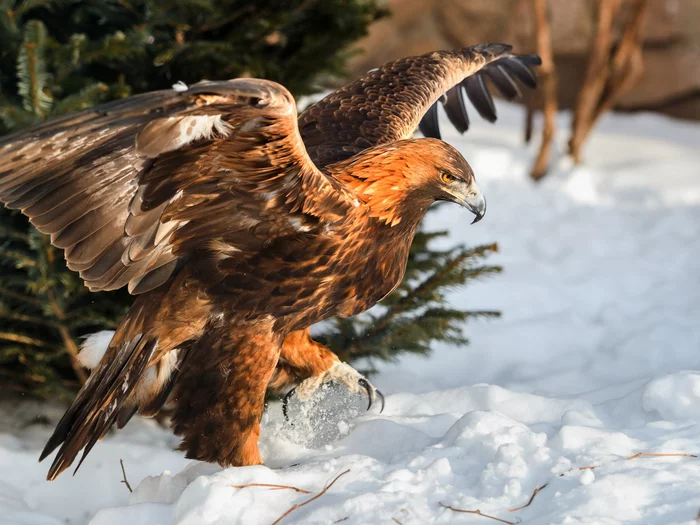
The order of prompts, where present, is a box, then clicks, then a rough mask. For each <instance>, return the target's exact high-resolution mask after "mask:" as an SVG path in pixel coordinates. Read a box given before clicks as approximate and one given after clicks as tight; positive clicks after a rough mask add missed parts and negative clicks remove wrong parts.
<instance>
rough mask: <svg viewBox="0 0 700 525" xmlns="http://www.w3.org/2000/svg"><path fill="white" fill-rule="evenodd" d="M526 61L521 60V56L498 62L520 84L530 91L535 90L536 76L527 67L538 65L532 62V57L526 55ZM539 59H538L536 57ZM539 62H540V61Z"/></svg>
mask: <svg viewBox="0 0 700 525" xmlns="http://www.w3.org/2000/svg"><path fill="white" fill-rule="evenodd" d="M527 57H528V58H527V59H526V60H523V57H521V56H514V57H505V58H502V59H501V60H499V61H498V63H499V64H502V65H503V67H504V68H506V70H507V71H508V72H510V73H512V74H513V75H515V77H517V79H518V80H520V82H522V83H523V84H524V85H525V86H527V87H529V88H530V89H535V88H536V87H537V76H536V75H535V72H534V71H532V70H531V69H530V68H529V67H528V65H538V64H536V63H535V62H533V61H532V60H533V57H532V55H527ZM537 58H538V59H539V57H537ZM540 62H541V61H540Z"/></svg>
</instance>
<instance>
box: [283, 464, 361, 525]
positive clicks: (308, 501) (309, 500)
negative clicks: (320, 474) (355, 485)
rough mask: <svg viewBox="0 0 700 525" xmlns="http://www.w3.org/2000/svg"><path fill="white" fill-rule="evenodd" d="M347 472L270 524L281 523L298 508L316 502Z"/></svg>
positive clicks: (345, 472)
mask: <svg viewBox="0 0 700 525" xmlns="http://www.w3.org/2000/svg"><path fill="white" fill-rule="evenodd" d="M348 472H350V469H347V470H346V471H344V472H341V473H340V474H338V475H337V476H336V477H335V479H333V481H331V482H330V483H329V484H328V485H326V486H325V487H324V488H323V490H322V491H321V492H319V493H318V494H316V495H315V496H314V497H313V498H309V499H307V500H306V501H304V502H303V503H297V504H295V505H293V506H292V507H291V508H290V509H289V510H288V511H287V512H285V513H284V514H282V515H281V516H280V517H279V518H277V519H276V520H275V521H274V522H273V523H272V525H277V524H278V523H279V522H281V521H282V520H283V519H284V518H286V517H287V516H289V514H291V513H292V512H294V511H295V510H297V509H298V508H301V507H303V506H304V505H308V504H309V503H311V502H312V501H315V500H317V499H318V498H320V497H321V496H323V495H324V494H325V493H326V492H327V491H328V489H330V488H331V487H332V486H333V484H334V483H335V482H336V481H338V480H339V479H340V478H341V477H342V476H344V475H345V474H347V473H348Z"/></svg>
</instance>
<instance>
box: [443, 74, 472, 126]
mask: <svg viewBox="0 0 700 525" xmlns="http://www.w3.org/2000/svg"><path fill="white" fill-rule="evenodd" d="M445 113H447V118H448V119H450V122H452V125H453V126H454V127H455V128H456V129H457V131H459V132H460V133H464V132H465V131H467V130H468V129H469V114H468V113H467V102H466V100H464V90H463V88H462V86H460V85H457V86H455V87H453V88H452V89H450V90H449V91H448V92H447V102H445Z"/></svg>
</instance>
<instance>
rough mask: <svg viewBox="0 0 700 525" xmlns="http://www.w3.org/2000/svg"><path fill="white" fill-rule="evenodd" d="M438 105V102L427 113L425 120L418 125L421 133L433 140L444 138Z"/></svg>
mask: <svg viewBox="0 0 700 525" xmlns="http://www.w3.org/2000/svg"><path fill="white" fill-rule="evenodd" d="M437 105H438V103H437V102H436V103H435V104H433V105H432V106H430V108H429V109H428V111H427V112H426V113H425V115H424V116H423V118H422V119H421V121H420V123H419V124H418V128H419V129H420V131H421V133H422V134H423V135H424V136H426V137H428V138H431V139H440V138H442V137H441V136H440V123H439V120H438V107H437Z"/></svg>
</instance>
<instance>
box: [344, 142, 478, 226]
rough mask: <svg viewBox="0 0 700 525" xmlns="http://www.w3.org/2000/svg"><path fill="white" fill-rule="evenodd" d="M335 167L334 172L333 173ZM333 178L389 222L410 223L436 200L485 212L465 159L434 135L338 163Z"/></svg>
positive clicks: (372, 151) (361, 154)
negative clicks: (431, 137) (433, 137)
mask: <svg viewBox="0 0 700 525" xmlns="http://www.w3.org/2000/svg"><path fill="white" fill-rule="evenodd" d="M336 170H337V171H336ZM331 171H333V172H334V176H335V177H337V178H338V179H340V180H341V181H343V182H344V183H345V184H346V185H347V186H348V187H350V188H351V189H352V190H353V191H354V192H355V194H356V195H357V196H358V198H359V199H360V200H362V201H363V202H365V203H366V204H367V205H368V207H369V208H370V210H371V214H372V215H373V216H376V217H378V218H380V219H381V220H382V221H383V222H385V223H387V224H389V225H392V226H393V225H398V224H404V225H406V224H407V223H409V224H414V223H416V221H420V219H421V218H422V217H423V213H424V212H425V210H426V209H427V208H428V207H429V206H430V205H431V204H433V203H434V202H435V201H452V202H456V203H457V204H459V205H461V206H464V207H465V208H467V209H469V210H470V211H471V212H472V213H474V215H475V218H474V220H473V221H472V224H473V223H474V222H478V221H480V220H481V219H482V218H483V216H484V214H485V213H486V199H484V196H483V195H482V194H481V190H480V189H479V185H478V184H477V183H476V181H475V179H474V172H473V171H472V169H471V167H470V166H469V164H467V161H466V160H464V157H462V155H461V154H460V153H459V151H457V150H456V149H455V148H453V147H452V146H450V145H449V144H447V143H446V142H443V141H441V140H437V139H430V138H423V139H410V140H401V141H397V142H393V143H391V144H384V145H381V146H376V147H374V148H370V149H367V150H365V151H363V152H362V153H360V154H358V155H356V156H355V157H352V158H350V159H348V160H347V161H345V162H341V163H338V164H336V165H334V166H333V167H332V168H331Z"/></svg>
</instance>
